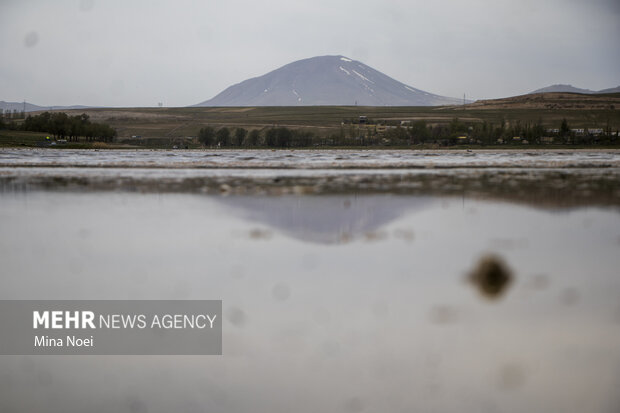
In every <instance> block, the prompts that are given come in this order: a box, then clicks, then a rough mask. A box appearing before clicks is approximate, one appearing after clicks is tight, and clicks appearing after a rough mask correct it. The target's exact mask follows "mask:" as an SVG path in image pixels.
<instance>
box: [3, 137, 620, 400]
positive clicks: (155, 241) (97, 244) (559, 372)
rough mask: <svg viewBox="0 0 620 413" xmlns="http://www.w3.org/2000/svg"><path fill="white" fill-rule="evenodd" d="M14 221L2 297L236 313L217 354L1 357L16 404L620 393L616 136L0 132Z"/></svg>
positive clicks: (7, 223) (6, 224)
mask: <svg viewBox="0 0 620 413" xmlns="http://www.w3.org/2000/svg"><path fill="white" fill-rule="evenodd" d="M0 227H1V228H2V231H1V232H0V261H1V262H2V277H1V278H0V299H49V300H56V299H58V300H61V299H71V300H77V299H80V300H87V299H93V300H94V299H97V300H102V299H127V300H129V299H149V300H150V299H221V300H223V312H224V325H223V343H224V344H223V349H224V350H223V355H222V356H0V410H2V411H39V410H41V411H48V412H74V411H75V412H81V411H98V410H102V411H127V412H147V411H148V412H170V411H196V412H198V411H223V412H228V411H231V412H240V411H252V412H291V411H294V412H316V411H343V412H363V411H369V412H370V411H386V412H393V411H472V412H523V411H532V412H548V411H563V412H584V411H588V412H616V411H618V410H619V408H620V396H619V394H618V392H617V389H618V388H620V352H619V351H618V349H619V348H620V273H619V272H618V268H620V152H619V151H614V150H610V151H606V150H598V151H567V150H562V151H557V150H550V151H474V152H467V151H446V152H444V151H389V150H385V151H384V150H381V151H376V150H373V151H288V150H280V151H224V150H221V151H79V150H49V149H47V150H46V149H36V150H30V149H1V150H0ZM489 263H495V264H496V265H498V266H499V267H501V268H502V271H501V272H502V273H503V274H504V276H505V277H504V278H502V279H501V282H498V281H497V280H496V279H488V278H485V277H484V275H481V274H484V270H483V269H484V268H486V267H485V266H488V265H489Z"/></svg>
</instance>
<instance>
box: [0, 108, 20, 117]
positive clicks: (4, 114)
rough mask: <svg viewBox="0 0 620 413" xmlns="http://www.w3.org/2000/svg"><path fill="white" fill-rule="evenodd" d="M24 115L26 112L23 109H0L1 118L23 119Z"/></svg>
mask: <svg viewBox="0 0 620 413" xmlns="http://www.w3.org/2000/svg"><path fill="white" fill-rule="evenodd" d="M25 117H26V112H24V111H23V110H17V109H13V110H11V109H5V110H2V109H0V118H2V119H24V118H25Z"/></svg>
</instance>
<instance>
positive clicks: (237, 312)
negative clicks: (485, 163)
mask: <svg viewBox="0 0 620 413" xmlns="http://www.w3.org/2000/svg"><path fill="white" fill-rule="evenodd" d="M246 318H247V317H246V315H245V312H243V310H242V309H240V308H238V307H232V308H231V309H230V310H228V313H227V314H226V319H228V321H230V323H231V324H232V325H234V326H237V327H243V325H244V324H245V323H246Z"/></svg>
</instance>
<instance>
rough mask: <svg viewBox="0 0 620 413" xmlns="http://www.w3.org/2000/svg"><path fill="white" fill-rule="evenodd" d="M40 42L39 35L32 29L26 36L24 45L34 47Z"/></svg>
mask: <svg viewBox="0 0 620 413" xmlns="http://www.w3.org/2000/svg"><path fill="white" fill-rule="evenodd" d="M37 43H39V35H38V34H37V32H35V31H32V32H29V33H28V34H26V36H24V45H25V46H26V47H34V46H36V45H37Z"/></svg>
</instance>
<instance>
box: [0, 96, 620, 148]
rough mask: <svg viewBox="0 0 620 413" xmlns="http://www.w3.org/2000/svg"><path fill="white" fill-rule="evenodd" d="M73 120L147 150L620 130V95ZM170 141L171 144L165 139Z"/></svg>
mask: <svg viewBox="0 0 620 413" xmlns="http://www.w3.org/2000/svg"><path fill="white" fill-rule="evenodd" d="M65 112H67V113H68V114H70V115H77V114H81V113H86V114H88V115H89V116H90V118H91V120H92V121H95V122H104V123H107V124H109V125H110V126H112V127H113V128H114V129H116V131H117V134H118V138H117V141H119V142H125V143H130V142H131V140H132V139H136V138H132V137H136V136H138V137H140V138H138V139H142V142H141V145H144V144H145V142H144V140H147V139H148V140H149V142H148V143H146V146H150V147H158V146H160V145H158V144H157V140H159V139H162V140H163V141H167V142H170V138H173V139H174V138H185V137H195V136H197V135H198V131H199V130H200V129H201V128H203V127H205V126H207V125H209V126H213V127H215V128H219V127H223V126H226V127H229V128H235V127H243V128H245V129H249V130H252V129H265V128H270V127H273V126H284V127H288V128H292V129H302V130H308V131H312V132H313V133H315V134H316V135H317V136H329V135H332V134H338V133H340V131H341V129H342V128H350V127H351V126H350V125H344V126H342V123H343V122H350V121H351V120H353V121H357V119H359V116H362V115H363V116H367V117H368V119H369V123H375V122H376V123H388V124H400V122H401V121H416V120H425V121H426V123H427V124H429V125H436V124H448V123H450V122H451V121H452V120H453V119H454V118H458V119H459V120H460V121H462V122H465V123H469V124H473V123H482V122H487V123H492V124H494V125H495V126H498V125H499V124H501V123H502V122H507V123H508V124H514V123H516V122H520V123H521V124H525V123H528V122H530V123H535V122H538V121H541V122H542V124H543V125H544V127H545V128H559V127H560V124H561V122H562V119H566V120H567V121H568V124H569V125H570V127H571V128H601V129H605V130H606V129H607V128H610V129H611V130H612V131H617V130H618V129H620V94H607V95H580V94H571V93H546V94H539V95H525V96H517V97H513V98H506V99H495V100H485V101H478V102H475V103H472V104H468V105H465V106H441V107H428V106H426V107H393V106H385V107H362V106H295V107H290V106H287V107H215V108H209V107H183V108H96V109H81V110H70V111H65ZM44 135H45V134H36V133H30V132H15V131H2V132H0V145H2V146H17V145H20V144H26V145H29V146H30V145H31V144H32V142H33V140H36V139H38V138H39V137H40V136H44ZM165 138H167V139H165Z"/></svg>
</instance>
